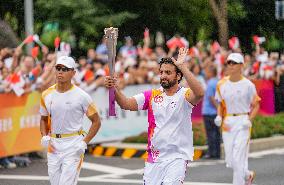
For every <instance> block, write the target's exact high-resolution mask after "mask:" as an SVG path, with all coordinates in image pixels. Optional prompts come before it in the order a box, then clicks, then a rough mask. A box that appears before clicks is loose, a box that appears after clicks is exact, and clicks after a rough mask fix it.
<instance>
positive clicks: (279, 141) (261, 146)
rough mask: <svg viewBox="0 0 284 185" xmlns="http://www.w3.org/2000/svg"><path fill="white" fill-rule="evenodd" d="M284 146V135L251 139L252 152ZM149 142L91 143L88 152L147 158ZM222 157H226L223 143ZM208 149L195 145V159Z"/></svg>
mask: <svg viewBox="0 0 284 185" xmlns="http://www.w3.org/2000/svg"><path fill="white" fill-rule="evenodd" d="M279 147H284V136H273V137H269V138H261V139H253V140H251V141H250V152H257V151H262V150H269V149H274V148H279ZM146 148H147V144H138V143H120V142H115V143H103V144H99V145H89V146H88V153H89V154H91V155H93V156H95V157H100V156H104V157H121V158H123V159H130V158H140V159H144V160H145V159H146V158H147V155H148V154H147V151H146ZM221 149H222V152H221V153H222V154H221V155H222V157H224V150H223V144H222V145H221ZM206 151H207V146H195V147H194V157H193V159H194V160H198V159H200V158H201V157H202V156H203V155H204V154H205V153H206Z"/></svg>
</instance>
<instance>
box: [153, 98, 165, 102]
mask: <svg viewBox="0 0 284 185" xmlns="http://www.w3.org/2000/svg"><path fill="white" fill-rule="evenodd" d="M163 100H164V98H163V96H155V97H154V102H155V103H162V102H163Z"/></svg>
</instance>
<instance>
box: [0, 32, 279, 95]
mask: <svg viewBox="0 0 284 185" xmlns="http://www.w3.org/2000/svg"><path fill="white" fill-rule="evenodd" d="M260 38H261V37H257V36H255V38H254V39H253V40H254V45H255V50H254V51H253V52H252V53H250V54H245V53H243V54H244V58H245V67H244V71H243V73H244V76H246V77H248V78H249V79H269V80H274V82H275V84H276V86H280V87H282V86H283V74H284V54H279V53H277V52H271V53H268V52H267V51H265V49H264V47H262V42H263V40H261V39H260ZM37 39H38V38H37ZM124 39H125V41H124V45H123V46H122V47H120V48H118V52H117V57H116V64H115V73H116V75H117V76H118V77H119V79H120V80H119V86H120V87H121V88H124V87H125V86H128V85H137V84H158V83H159V63H158V62H159V61H160V59H161V58H163V57H172V56H174V57H175V56H176V54H177V50H178V48H180V47H188V42H187V41H186V40H185V39H184V38H183V37H180V36H178V35H176V36H174V37H173V38H172V39H170V40H168V41H167V42H166V43H163V42H162V43H161V42H160V43H159V44H156V46H155V47H150V46H152V45H153V44H152V43H151V41H150V36H149V32H148V30H146V31H145V33H144V39H143V45H138V46H136V45H134V42H133V40H132V39H131V37H129V36H128V37H125V38H124ZM40 46H41V58H40V60H39V58H38V53H39V52H40V51H39V47H37V48H36V49H37V51H36V52H34V51H32V54H31V55H26V54H24V53H23V52H22V46H19V47H17V48H14V49H13V48H2V49H1V52H0V92H1V93H11V92H12V93H15V94H16V95H17V96H21V95H22V94H24V93H29V92H31V91H35V90H39V91H43V90H45V89H46V88H48V87H49V86H51V85H52V84H54V83H55V75H54V74H55V69H54V64H55V61H56V58H57V57H58V56H60V55H64V54H66V52H65V53H64V52H61V51H56V52H53V51H51V50H49V49H48V48H47V47H46V46H44V45H43V44H41V45H40ZM229 47H230V49H229V50H227V49H224V48H223V47H221V46H220V45H219V44H218V42H216V41H215V42H212V43H204V42H198V43H197V44H196V45H195V46H193V47H190V48H189V53H188V56H187V67H188V68H189V69H190V70H191V71H192V72H193V73H194V75H196V77H197V78H198V80H199V81H200V82H201V83H202V85H203V87H204V88H206V78H205V75H204V70H205V68H206V67H208V66H211V65H213V66H215V67H216V68H217V73H218V74H217V76H218V78H219V79H220V78H222V77H223V76H225V75H226V64H225V59H226V57H227V56H228V54H229V53H231V52H240V53H242V51H241V49H240V47H239V41H238V39H237V38H236V37H233V38H231V39H230V40H229ZM68 54H70V53H68ZM107 58H108V57H107V47H106V40H105V39H104V38H103V39H102V41H101V43H100V44H99V45H98V46H97V47H96V49H93V48H90V49H89V50H88V51H87V54H86V56H80V57H78V58H77V60H76V62H77V69H76V70H77V73H76V76H75V78H74V79H73V82H74V83H75V84H77V85H78V86H80V87H81V88H83V89H84V90H85V91H87V92H88V93H91V92H93V91H95V90H96V89H97V88H99V87H100V86H102V85H103V81H104V76H106V75H108V74H109V70H108V65H107ZM181 84H182V86H187V84H186V82H185V81H184V80H183V81H182V82H181Z"/></svg>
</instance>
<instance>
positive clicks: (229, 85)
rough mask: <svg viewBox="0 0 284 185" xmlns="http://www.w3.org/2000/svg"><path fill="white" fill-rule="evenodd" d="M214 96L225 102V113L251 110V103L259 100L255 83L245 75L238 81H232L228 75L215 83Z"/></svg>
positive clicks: (240, 112) (241, 112) (239, 112)
mask: <svg viewBox="0 0 284 185" xmlns="http://www.w3.org/2000/svg"><path fill="white" fill-rule="evenodd" d="M215 98H216V100H217V101H218V102H221V101H222V100H223V101H224V103H225V106H226V107H225V108H226V113H227V114H243V113H249V112H250V111H251V104H252V103H253V102H254V101H260V98H259V96H258V95H257V92H256V88H255V85H254V84H253V83H252V82H251V81H250V80H248V79H247V78H245V77H242V79H241V80H240V81H238V82H232V81H230V80H229V78H228V77H225V78H224V79H222V80H220V81H219V82H218V84H217V90H216V94H215Z"/></svg>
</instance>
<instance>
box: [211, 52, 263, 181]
mask: <svg viewBox="0 0 284 185" xmlns="http://www.w3.org/2000/svg"><path fill="white" fill-rule="evenodd" d="M243 63H244V59H243V56H242V55H241V54H239V53H232V54H230V55H229V56H228V58H227V65H228V70H229V74H230V76H229V77H225V78H224V79H222V80H220V81H219V82H218V84H217V90H216V96H215V97H216V100H217V101H218V102H219V107H218V116H217V117H216V119H215V124H216V125H217V126H220V125H221V124H222V137H223V142H224V149H225V160H226V164H227V167H230V168H232V169H233V171H234V174H233V184H234V185H251V184H252V181H253V179H254V177H255V173H254V172H253V171H249V170H248V152H249V141H250V132H251V126H252V120H253V118H254V117H255V116H256V114H257V112H258V110H259V101H260V98H259V96H258V95H257V92H256V88H255V85H254V84H253V83H252V82H251V81H250V80H248V79H247V78H245V77H243V76H242V68H243Z"/></svg>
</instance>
